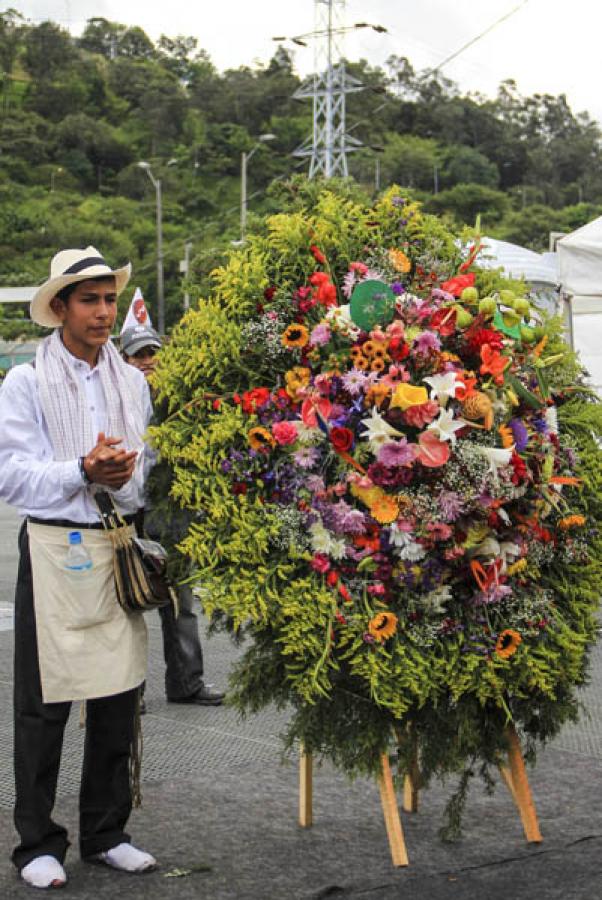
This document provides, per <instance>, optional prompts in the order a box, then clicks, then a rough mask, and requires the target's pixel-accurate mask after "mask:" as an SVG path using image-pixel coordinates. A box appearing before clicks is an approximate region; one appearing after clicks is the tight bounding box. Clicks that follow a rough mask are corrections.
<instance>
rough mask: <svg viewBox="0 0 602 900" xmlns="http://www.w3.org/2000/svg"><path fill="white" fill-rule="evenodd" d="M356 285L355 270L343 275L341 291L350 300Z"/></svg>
mask: <svg viewBox="0 0 602 900" xmlns="http://www.w3.org/2000/svg"><path fill="white" fill-rule="evenodd" d="M354 287H355V272H347V274H346V275H344V276H343V283H342V285H341V292H342V294H343V296H344V297H346V298H347V300H349V298H350V297H351V295H352V293H353V288H354Z"/></svg>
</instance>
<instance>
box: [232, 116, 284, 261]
mask: <svg viewBox="0 0 602 900" xmlns="http://www.w3.org/2000/svg"><path fill="white" fill-rule="evenodd" d="M275 139H276V135H275V134H260V135H259V137H258V138H257V143H256V144H255V146H254V147H252V148H251V150H250V152H249V153H246V152H245V151H244V150H243V152H242V153H241V155H240V243H241V244H244V242H245V235H246V232H247V163H248V162H249V160H250V159H251V157H252V156H253V154H254V153H255V151H256V150H257V149H258V148H259V147H260V146H261V144H266V143H267V142H268V141H273V140H275Z"/></svg>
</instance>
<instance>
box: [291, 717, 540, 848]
mask: <svg viewBox="0 0 602 900" xmlns="http://www.w3.org/2000/svg"><path fill="white" fill-rule="evenodd" d="M506 739H507V741H508V765H507V766H505V765H500V774H501V776H502V779H503V780H504V783H505V784H506V786H507V788H508V790H509V791H510V793H511V795H512V798H513V800H514V802H515V804H516V807H517V809H518V812H519V815H520V818H521V822H522V826H523V831H524V833H525V837H526V839H527V841H528V842H529V843H532V844H538V843H540V842H541V841H542V840H543V838H542V836H541V832H540V830H539V823H538V821H537V813H536V811H535V804H534V803H533V797H532V794H531V788H530V786H529V780H528V778H527V772H526V769H525V761H524V759H523V755H522V751H521V746H520V741H519V738H518V734H517V733H516V729H515V727H514V725H509V726H508V728H507V729H506ZM378 787H379V791H380V802H381V805H382V810H383V817H384V820H385V828H386V831H387V838H388V841H389V849H390V851H391V859H392V862H393V865H394V866H407V865H409V861H408V854H407V850H406V845H405V840H404V836H403V828H402V825H401V819H400V817H399V807H398V805H397V797H396V793H395V786H394V784H393V775H392V773H391V767H390V765H389V757H388V755H387V754H386V753H383V755H382V757H381V770H380V774H379V776H378ZM418 806H419V767H418V754H417V753H416V754H415V756H414V758H413V760H412V763H411V766H410V771H409V772H408V773H407V774H406V776H405V779H404V785H403V809H404V810H405V812H411V813H416V812H418ZM299 825H301V827H302V828H309V827H310V826H311V825H313V760H312V756H311V754H310V753H306V752H305V749H304V748H303V747H301V758H300V762H299Z"/></svg>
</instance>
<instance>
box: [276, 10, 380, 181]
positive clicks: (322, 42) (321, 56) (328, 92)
mask: <svg viewBox="0 0 602 900" xmlns="http://www.w3.org/2000/svg"><path fill="white" fill-rule="evenodd" d="M344 11H345V0H315V27H314V31H313V32H311V33H310V34H309V35H303V37H312V38H313V39H314V41H315V45H314V46H315V56H314V75H313V76H312V78H311V79H309V80H308V81H307V82H305V83H304V84H302V85H301V87H300V88H299V89H298V90H297V91H296V92H295V94H294V96H295V98H297V99H305V98H308V97H311V98H312V101H313V113H314V115H313V132H312V136H311V138H310V139H308V140H307V141H306V142H305V143H304V144H302V145H301V147H299V148H298V149H297V150H295V152H294V154H293V155H294V156H299V157H304V156H308V157H309V158H310V163H309V177H310V178H313V177H314V175H320V174H321V175H324V177H325V178H333V177H335V176H337V175H338V176H341V177H347V176H348V175H349V170H348V167H347V154H348V153H351V152H352V151H353V150H357V149H358V147H361V141H359V140H357V138H354V137H351V136H350V135H348V134H347V132H346V126H345V98H346V96H347V94H351V93H355V92H356V91H361V90H363V85H362V83H361V82H360V81H359V80H358V79H357V78H354V77H353V76H352V75H349V74H348V73H347V72H346V71H345V63H344V60H343V54H342V36H343V35H344V33H345V32H346V31H348V30H350V29H348V28H345V26H344V24H343V13H344ZM355 27H357V26H355ZM360 27H364V25H363V23H362V26H360ZM297 42H298V43H301V42H300V41H297Z"/></svg>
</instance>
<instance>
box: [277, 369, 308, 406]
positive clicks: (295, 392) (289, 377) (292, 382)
mask: <svg viewBox="0 0 602 900" xmlns="http://www.w3.org/2000/svg"><path fill="white" fill-rule="evenodd" d="M310 377H311V371H310V370H309V369H307V368H305V367H304V366H294V367H293V368H292V369H289V370H288V372H287V373H286V374H285V376H284V380H285V381H286V393H287V394H288V395H289V397H290V398H291V400H295V401H299V400H300V399H301V392H302V391H303V390H304V389H305V388H306V387H307V385H308V384H309V379H310Z"/></svg>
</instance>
